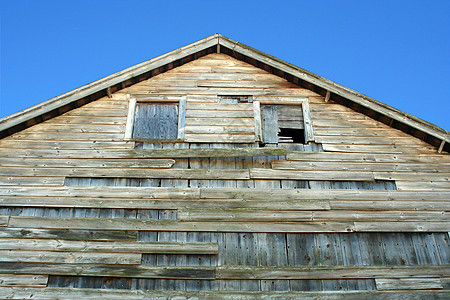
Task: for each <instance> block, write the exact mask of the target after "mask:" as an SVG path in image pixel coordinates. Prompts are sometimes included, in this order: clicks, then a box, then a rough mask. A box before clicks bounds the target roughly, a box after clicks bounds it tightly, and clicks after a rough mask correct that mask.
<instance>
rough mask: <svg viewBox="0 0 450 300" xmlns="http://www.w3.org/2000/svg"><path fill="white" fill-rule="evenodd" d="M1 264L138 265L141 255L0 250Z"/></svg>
mask: <svg viewBox="0 0 450 300" xmlns="http://www.w3.org/2000/svg"><path fill="white" fill-rule="evenodd" d="M0 262H19V263H40V262H48V263H59V264H111V265H138V264H140V263H141V254H136V253H107V252H101V253H94V252H54V251H42V250H33V251H22V250H0Z"/></svg>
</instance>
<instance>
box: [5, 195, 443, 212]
mask: <svg viewBox="0 0 450 300" xmlns="http://www.w3.org/2000/svg"><path fill="white" fill-rule="evenodd" d="M347 202H348V201H347ZM353 202H354V201H352V203H353ZM391 202H392V201H391ZM433 203H437V204H434V205H433ZM433 203H430V204H429V205H428V206H427V207H428V210H430V209H431V208H434V207H436V209H432V210H445V209H444V208H447V207H449V206H450V204H446V203H445V202H433ZM351 205H352V204H351V203H349V204H347V209H348V207H349V206H351ZM360 205H361V204H360ZM369 205H371V204H370V203H368V204H367V206H369ZM372 205H373V204H372ZM385 205H386V204H385ZM408 205H417V203H414V204H408ZM0 206H8V207H9V206H27V207H78V208H82V207H83V208H121V209H182V208H215V209H219V208H221V209H225V208H241V209H242V208H254V209H258V208H259V209H270V210H287V211H289V210H328V209H330V203H329V201H327V200H314V201H308V200H258V201H251V200H250V201H243V200H242V199H220V198H219V199H204V198H198V199H190V198H186V199H179V200H172V199H133V197H130V198H129V199H124V198H86V197H85V198H83V197H4V196H3V197H0ZM335 206H336V207H344V206H345V204H335ZM386 206H387V207H388V208H390V207H394V206H393V205H391V204H389V205H386ZM431 206H432V207H431ZM380 207H381V206H380ZM410 207H411V206H410Z"/></svg>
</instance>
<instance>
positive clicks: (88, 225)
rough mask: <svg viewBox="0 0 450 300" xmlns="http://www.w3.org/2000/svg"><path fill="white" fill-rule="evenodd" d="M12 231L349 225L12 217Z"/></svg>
mask: <svg viewBox="0 0 450 300" xmlns="http://www.w3.org/2000/svg"><path fill="white" fill-rule="evenodd" d="M9 227H11V228H15V227H16V228H19V227H20V228H23V227H25V228H46V229H51V228H54V229H84V230H146V231H177V232H178V231H199V232H200V231H210V232H350V231H354V226H353V223H352V222H341V223H340V222H301V223H258V222H254V223H250V222H247V223H238V222H236V223H220V222H177V221H175V220H140V219H107V218H102V219H97V218H56V217H25V216H12V217H11V219H10V222H9Z"/></svg>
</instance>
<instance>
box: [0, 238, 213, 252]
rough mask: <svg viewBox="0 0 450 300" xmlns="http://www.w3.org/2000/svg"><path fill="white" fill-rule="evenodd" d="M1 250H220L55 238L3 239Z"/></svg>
mask: <svg viewBox="0 0 450 300" xmlns="http://www.w3.org/2000/svg"><path fill="white" fill-rule="evenodd" d="M0 250H3V251H5V250H23V251H58V252H61V251H63V252H67V251H69V252H96V253H101V252H105V253H153V254H155V253H161V254H217V253H218V251H219V250H218V244H217V243H205V242H108V241H72V240H55V239H2V240H1V243H0Z"/></svg>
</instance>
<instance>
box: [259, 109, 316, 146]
mask: <svg viewBox="0 0 450 300" xmlns="http://www.w3.org/2000/svg"><path fill="white" fill-rule="evenodd" d="M263 103H264V102H263ZM260 111H261V133H262V137H261V141H262V142H263V143H265V144H278V143H299V144H306V143H307V142H310V141H314V136H313V134H312V126H311V121H310V117H309V106H308V103H307V101H304V102H303V103H301V104H297V105H286V104H283V103H282V102H281V101H280V104H261V106H260ZM305 116H306V117H305Z"/></svg>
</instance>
